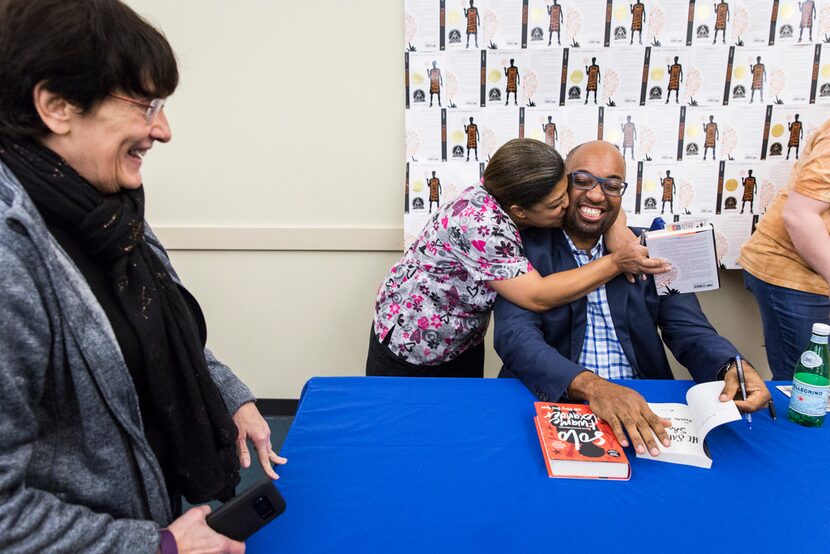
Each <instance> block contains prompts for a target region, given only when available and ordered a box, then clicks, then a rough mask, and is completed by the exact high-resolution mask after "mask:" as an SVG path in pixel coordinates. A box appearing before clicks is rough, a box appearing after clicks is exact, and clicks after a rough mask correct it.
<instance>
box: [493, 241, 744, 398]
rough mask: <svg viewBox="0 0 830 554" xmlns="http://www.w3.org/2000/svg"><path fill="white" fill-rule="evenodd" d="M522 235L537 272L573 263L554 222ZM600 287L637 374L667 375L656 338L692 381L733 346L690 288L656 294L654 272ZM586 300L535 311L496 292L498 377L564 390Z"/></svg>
mask: <svg viewBox="0 0 830 554" xmlns="http://www.w3.org/2000/svg"><path fill="white" fill-rule="evenodd" d="M522 239H523V241H524V246H525V255H526V256H527V257H528V259H529V260H530V261H531V263H532V264H533V267H534V268H536V270H537V271H538V272H539V273H540V274H542V276H545V275H549V274H551V273H554V272H557V271H564V270H567V269H573V268H576V267H577V264H576V260H575V259H574V257H573V254H572V253H571V250H570V247H569V246H568V242H567V239H566V238H565V235H564V233H563V232H562V230H561V229H529V230H527V231H525V232H523V233H522ZM606 294H607V297H608V305H609V309H610V311H611V319H612V320H613V321H614V328H615V330H616V332H617V337H618V338H619V340H620V343H621V344H622V348H623V351H624V352H625V355H626V357H627V358H628V361H629V363H630V364H631V367H632V368H633V369H634V370H635V371H636V372H637V374H638V375H640V376H641V377H643V378H646V379H672V378H673V375H672V372H671V369H670V367H669V362H668V359H667V358H666V353H665V350H664V349H663V342H665V343H666V346H668V347H669V350H671V352H672V354H674V356H675V358H677V360H678V361H679V362H680V363H681V364H683V365H684V366H685V367H686V368H687V369H688V370H689V373H691V375H692V377H693V378H694V379H695V381H698V382H703V381H713V380H715V378H716V375H717V372H718V370H719V369H720V368H721V366H722V365H723V364H724V363H725V362H726V361H727V360H729V359H730V358H732V357H734V356H735V354H737V353H738V351H737V350H736V349H735V347H734V346H733V345H732V344H731V343H730V342H729V341H727V340H726V339H725V338H723V337H721V336H720V335H718V333H717V331H715V329H714V328H713V327H712V325H711V324H710V323H709V321H708V320H707V319H706V316H705V315H703V311H702V310H701V308H700V304H698V301H697V298H696V297H695V295H694V294H675V295H671V296H658V295H657V291H656V289H655V287H654V279H653V278H651V277H649V278H648V280H646V281H641V280H637V282H636V283H634V284H631V283H629V282H628V280H627V279H626V278H625V276H624V275H619V276H617V277H616V278H614V279H612V280H611V281H609V282H608V283H607V284H606ZM587 303H588V301H587V298H580V299H579V300H575V301H574V302H571V303H570V304H566V305H564V306H560V307H558V308H554V309H552V310H548V311H547V312H545V313H542V314H537V313H534V312H531V311H528V310H525V309H524V308H520V307H518V306H516V305H515V304H512V303H511V302H510V301H508V300H505V299H504V298H502V297H499V298H498V299H497V300H496V306H495V346H496V351H497V352H498V354H499V356H500V357H501V359H502V361H503V362H504V366H503V367H502V370H501V373H500V374H499V377H518V378H519V379H521V380H522V382H524V384H525V385H526V386H527V387H528V388H529V389H530V390H531V391H533V393H534V394H536V396H538V397H539V398H540V399H541V400H542V401H556V400H557V399H559V398H560V397H561V396H563V395H564V394H565V392H566V391H567V388H568V386H569V385H570V383H571V381H572V380H573V378H574V377H576V376H577V375H578V374H579V373H581V372H582V371H585V368H583V367H582V366H580V365H579V363H578V361H579V354H580V352H581V351H582V343H583V340H584V338H585V327H586V317H587V316H586V312H587ZM658 327H659V328H660V331H661V332H662V335H663V338H662V340H661V339H660V335H659V334H658V333H657V329H658Z"/></svg>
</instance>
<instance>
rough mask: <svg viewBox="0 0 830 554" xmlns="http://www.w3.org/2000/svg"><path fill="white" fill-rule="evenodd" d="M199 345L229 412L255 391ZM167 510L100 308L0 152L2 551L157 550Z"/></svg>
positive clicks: (129, 388) (160, 251)
mask: <svg viewBox="0 0 830 554" xmlns="http://www.w3.org/2000/svg"><path fill="white" fill-rule="evenodd" d="M146 238H147V240H148V242H149V244H151V246H152V247H153V249H154V250H155V251H156V253H157V254H158V256H159V258H160V259H161V260H163V262H164V263H165V265H167V267H168V269H169V270H170V271H171V273H172V274H173V276H174V278H176V279H178V277H176V275H175V272H173V269H172V267H171V266H170V260H169V258H168V257H167V253H166V252H165V251H164V249H163V248H162V247H161V245H160V244H159V243H158V241H157V239H156V238H155V236H153V234H152V232H151V231H150V230H149V228H148V230H147V236H146ZM205 356H206V357H207V361H208V366H209V368H210V372H211V375H212V377H213V379H214V381H215V382H216V384H217V386H218V388H219V391H220V393H221V394H222V397H223V398H224V400H225V404H226V405H227V407H228V411H229V412H230V413H234V412H236V410H237V409H238V408H239V407H240V406H241V405H242V404H244V403H245V402H248V401H252V400H254V397H253V395H252V394H251V391H250V390H248V388H247V387H246V386H245V385H244V384H243V383H242V382H241V381H240V380H239V379H237V378H236V376H234V374H233V373H232V372H231V370H230V369H229V368H228V367H227V366H225V365H223V364H222V363H220V362H219V361H218V360H217V359H216V358H215V357H214V356H213V354H211V352H210V351H209V350H205ZM171 518H172V516H171V512H170V502H169V499H168V496H167V491H166V489H165V485H164V478H163V477H162V473H161V469H160V468H159V465H158V462H157V461H156V458H155V456H154V454H153V451H152V450H151V449H150V446H149V444H148V443H147V440H146V438H145V437H144V431H143V429H142V422H141V416H140V414H139V408H138V397H137V396H136V392H135V389H134V387H133V383H132V379H131V377H130V374H129V372H128V370H127V366H126V364H125V363H124V359H123V358H122V356H121V350H120V348H119V346H118V343H117V342H116V339H115V335H114V334H113V331H112V327H111V326H110V324H109V321H108V319H107V316H106V315H105V314H104V311H103V310H102V308H101V306H100V305H99V304H98V301H97V300H96V299H95V296H94V295H93V293H92V291H91V290H90V289H89V286H88V285H87V283H86V280H85V279H84V278H83V276H82V275H81V274H80V272H79V271H78V270H77V268H76V267H75V265H74V264H73V263H72V261H71V260H70V259H69V257H67V255H66V254H65V253H64V252H63V250H62V249H61V248H60V246H58V244H57V242H56V241H55V240H54V239H53V238H52V235H51V234H50V233H49V231H48V230H47V228H46V226H45V224H44V222H43V220H42V218H41V217H40V214H39V213H38V211H37V209H36V208H35V207H34V205H33V203H32V201H31V199H30V198H29V196H28V195H27V194H26V192H25V191H24V189H23V188H22V187H21V185H20V183H19V181H18V180H17V178H16V177H15V176H14V175H13V174H12V173H11V171H9V169H8V168H7V167H6V166H5V165H3V164H2V163H0V552H107V553H110V552H155V551H156V550H157V549H158V542H159V541H158V528H159V527H163V526H166V525H167V524H168V523H170V520H171Z"/></svg>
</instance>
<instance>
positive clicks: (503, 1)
mask: <svg viewBox="0 0 830 554" xmlns="http://www.w3.org/2000/svg"><path fill="white" fill-rule="evenodd" d="M450 1H452V0H450ZM455 1H459V0H455ZM522 10H523V3H522V1H521V0H486V2H484V3H483V10H482V12H481V13H482V19H481V21H482V25H483V31H484V42H483V43H482V44H481V47H482V48H486V49H488V50H510V49H515V48H521V47H522Z"/></svg>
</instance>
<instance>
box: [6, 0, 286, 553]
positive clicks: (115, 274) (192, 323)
mask: <svg viewBox="0 0 830 554" xmlns="http://www.w3.org/2000/svg"><path fill="white" fill-rule="evenodd" d="M177 84H178V69H177V65H176V60H175V57H174V55H173V51H172V50H171V48H170V45H169V44H168V42H167V40H166V39H165V38H164V36H163V35H162V34H161V33H160V32H159V31H157V30H156V29H154V28H153V27H152V26H150V25H149V24H148V23H146V22H145V21H144V20H143V19H141V18H140V17H139V16H138V15H136V14H135V12H133V11H132V10H131V9H130V8H129V7H127V6H126V5H125V4H123V3H121V2H119V1H117V0H0V267H2V271H0V290H2V291H3V295H2V297H0V468H2V469H0V551H3V552H45V551H56V552H58V551H59V552H145V553H153V552H162V553H169V552H176V551H178V552H180V553H185V552H194V551H198V552H242V551H243V550H244V545H243V544H241V543H238V542H235V541H232V540H230V539H228V538H226V537H223V536H221V535H219V534H217V533H215V532H214V531H212V530H211V529H210V528H209V527H208V526H207V524H206V523H205V515H206V514H207V513H208V512H209V511H210V509H209V508H208V507H207V506H202V507H198V508H193V509H191V510H189V511H188V512H187V513H186V514H184V515H181V516H180V513H181V496H182V495H184V496H185V497H186V498H187V499H188V501H190V502H192V503H201V502H206V501H209V500H212V499H220V500H227V499H229V498H230V497H231V496H233V494H234V487H235V486H236V484H237V483H238V482H239V466H240V463H241V465H243V466H248V465H249V464H250V456H251V455H250V453H249V451H248V448H247V446H246V439H247V440H251V441H252V442H253V444H254V445H255V447H256V453H257V456H258V458H259V462H260V463H261V464H262V466H263V468H264V469H265V472H266V474H268V475H269V476H271V477H272V478H276V474H275V473H274V471H273V468H272V464H274V463H284V462H285V460H284V459H283V458H281V457H279V456H277V454H275V453H274V452H273V450H272V449H271V445H270V431H269V429H268V424H267V423H266V422H265V420H264V419H263V418H262V417H261V415H260V414H259V411H258V410H257V408H256V406H255V405H254V403H253V401H254V397H253V395H252V394H251V392H250V391H249V390H248V388H247V387H246V386H245V385H244V384H243V383H242V382H241V381H240V380H239V379H237V378H236V377H235V376H234V374H233V373H232V372H231V370H230V369H229V368H228V367H226V366H224V365H223V364H222V363H220V362H219V361H218V360H217V359H216V358H215V357H214V356H213V355H212V354H211V352H210V351H209V350H207V349H206V348H205V336H206V328H205V320H204V318H203V315H202V311H201V310H200V308H199V304H198V303H197V302H196V300H195V299H194V298H193V296H191V295H190V293H189V292H188V291H187V290H186V289H185V288H184V287H183V286H182V284H181V282H180V281H179V279H178V277H177V276H176V273H175V272H174V270H173V268H172V267H171V265H170V260H169V258H168V256H167V253H166V252H165V250H164V248H163V247H162V246H161V244H159V242H158V240H157V239H156V237H155V236H154V235H153V233H152V231H151V230H150V229H149V227H148V226H147V224H146V222H145V221H144V191H143V188H142V176H141V169H142V165H143V163H144V159H145V157H146V156H147V155H148V154H149V153H150V151H151V149H152V148H153V147H154V146H155V145H156V144H157V143H162V144H163V143H166V142H168V141H169V140H170V139H171V136H172V135H171V130H170V124H169V122H168V120H167V117H166V115H165V113H164V99H165V98H167V97H168V96H170V95H171V94H173V91H174V90H175V89H176V86H177Z"/></svg>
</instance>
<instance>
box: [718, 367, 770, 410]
mask: <svg viewBox="0 0 830 554" xmlns="http://www.w3.org/2000/svg"><path fill="white" fill-rule="evenodd" d="M741 365H742V366H743V368H744V380H745V381H746V400H743V399H742V398H741V385H740V383H739V382H738V368H737V367H736V366H735V362H732V365H731V366H729V369H728V370H727V371H726V375H724V376H723V380H724V381H725V382H726V384H725V385H724V387H723V392H721V395H720V398H719V400H720V401H721V402H728V401H729V400H732V399H734V400H735V406H737V407H738V410H740V411H741V412H757V411H758V410H760V409H762V408H766V407H767V404H768V403H769V401H770V399H771V398H772V397H771V396H770V393H769V390H767V385H766V384H765V383H764V380H763V379H761V376H760V375H758V372H757V371H755V368H754V367H752V366H751V365H750V364H749V363H748V362H747V361H746V360H743V359H742V360H741Z"/></svg>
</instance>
